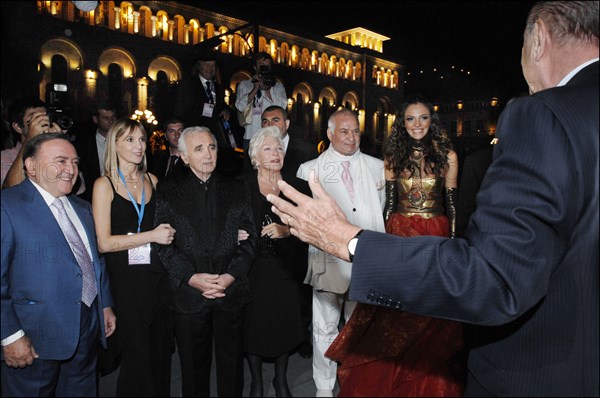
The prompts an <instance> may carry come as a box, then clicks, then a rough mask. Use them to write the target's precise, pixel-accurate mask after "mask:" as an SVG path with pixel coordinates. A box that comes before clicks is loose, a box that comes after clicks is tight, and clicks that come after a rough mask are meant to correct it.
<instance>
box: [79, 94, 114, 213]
mask: <svg viewBox="0 0 600 398" xmlns="http://www.w3.org/2000/svg"><path fill="white" fill-rule="evenodd" d="M116 120H117V116H116V109H115V106H114V105H112V104H111V103H109V102H107V101H99V102H98V103H96V104H95V105H94V109H93V115H92V122H93V123H94V125H95V126H96V128H95V129H94V130H93V132H92V131H79V132H77V133H76V134H75V142H74V144H75V147H76V148H77V153H78V154H79V156H80V157H81V163H80V168H81V172H82V174H83V178H84V180H85V186H86V190H85V192H84V193H83V194H82V195H81V198H83V199H85V200H87V201H88V202H91V201H92V190H93V187H94V182H95V181H96V179H97V178H98V177H100V176H103V175H104V152H105V149H106V136H107V134H108V130H110V128H111V127H112V125H113V124H114V123H115V121H116Z"/></svg>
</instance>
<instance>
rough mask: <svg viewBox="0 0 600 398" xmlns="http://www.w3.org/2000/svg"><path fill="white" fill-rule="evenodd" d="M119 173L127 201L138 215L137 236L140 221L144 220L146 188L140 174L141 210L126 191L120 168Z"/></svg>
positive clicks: (125, 183)
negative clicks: (127, 196)
mask: <svg viewBox="0 0 600 398" xmlns="http://www.w3.org/2000/svg"><path fill="white" fill-rule="evenodd" d="M117 170H118V172H119V176H120V177H121V180H122V181H123V186H124V187H125V190H126V191H127V195H129V199H131V203H132V204H133V208H134V209H135V212H136V213H137V214H138V228H137V232H138V234H139V233H140V227H141V225H142V219H143V218H144V209H145V208H146V186H145V185H144V174H142V205H141V208H140V207H138V204H137V202H136V201H135V198H134V197H133V195H132V194H131V192H129V189H127V182H125V176H124V175H123V172H122V171H121V168H118V169H117Z"/></svg>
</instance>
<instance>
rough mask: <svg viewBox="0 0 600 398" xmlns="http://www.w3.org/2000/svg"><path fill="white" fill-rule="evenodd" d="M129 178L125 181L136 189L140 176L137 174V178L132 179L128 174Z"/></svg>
mask: <svg viewBox="0 0 600 398" xmlns="http://www.w3.org/2000/svg"><path fill="white" fill-rule="evenodd" d="M129 177H130V179H129V181H127V182H128V183H129V184H131V185H133V188H135V189H137V186H138V183H139V182H140V177H139V176H138V178H137V180H135V181H134V180H133V178H131V176H129Z"/></svg>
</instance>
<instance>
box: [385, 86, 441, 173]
mask: <svg viewBox="0 0 600 398" xmlns="http://www.w3.org/2000/svg"><path fill="white" fill-rule="evenodd" d="M414 104H422V105H425V106H426V107H427V109H429V114H430V115H431V124H430V126H429V131H428V132H427V135H425V137H423V139H422V140H420V141H416V140H414V139H412V138H411V136H410V135H408V131H406V127H405V126H404V113H405V112H406V108H408V107H409V106H410V105H414ZM416 145H422V146H423V156H424V158H425V172H426V173H427V174H433V175H436V176H443V174H444V173H445V171H446V169H447V167H448V152H449V151H450V150H452V142H451V141H450V139H449V138H448V135H446V134H445V133H444V132H443V131H442V130H441V129H440V124H439V117H438V115H437V113H435V112H434V110H433V105H432V104H431V103H430V102H429V101H427V100H426V99H425V98H423V97H421V96H415V97H412V98H410V99H408V100H407V101H406V102H405V103H404V104H402V108H401V110H400V114H399V115H398V116H397V117H396V120H395V121H394V124H393V125H392V133H391V134H390V135H389V137H388V139H387V141H386V143H385V145H384V149H383V158H384V160H385V161H386V162H387V167H388V169H389V170H391V171H393V172H394V175H395V176H396V177H398V176H400V175H402V173H406V174H405V176H406V178H410V177H412V176H413V175H414V174H415V171H418V172H420V170H416V167H415V163H414V162H413V161H411V158H410V155H411V152H413V150H414V149H413V147H414V146H416Z"/></svg>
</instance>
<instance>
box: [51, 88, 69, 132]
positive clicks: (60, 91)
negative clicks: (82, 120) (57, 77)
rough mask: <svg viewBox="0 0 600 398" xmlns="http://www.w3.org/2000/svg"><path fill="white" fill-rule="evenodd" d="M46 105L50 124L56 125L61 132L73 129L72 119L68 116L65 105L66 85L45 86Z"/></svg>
mask: <svg viewBox="0 0 600 398" xmlns="http://www.w3.org/2000/svg"><path fill="white" fill-rule="evenodd" d="M46 103H47V104H48V117H49V118H50V124H52V123H56V124H58V127H60V129H61V130H68V129H70V128H71V127H73V118H72V117H71V116H70V115H69V113H68V112H67V110H66V107H65V105H66V104H67V85H66V84H53V83H49V84H48V85H47V86H46Z"/></svg>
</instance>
